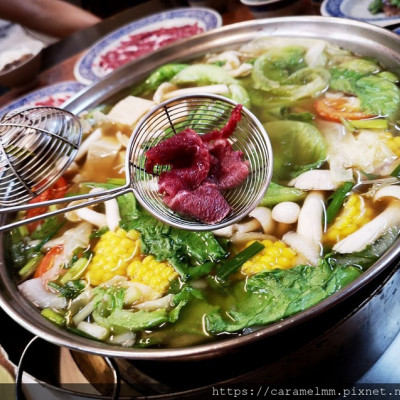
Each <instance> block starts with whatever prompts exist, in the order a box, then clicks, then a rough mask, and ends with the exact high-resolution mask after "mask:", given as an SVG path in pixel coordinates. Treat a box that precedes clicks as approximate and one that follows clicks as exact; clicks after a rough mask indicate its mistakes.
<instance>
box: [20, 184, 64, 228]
mask: <svg viewBox="0 0 400 400" xmlns="http://www.w3.org/2000/svg"><path fill="white" fill-rule="evenodd" d="M67 189H68V185H67V181H66V180H65V179H64V178H63V177H61V178H59V179H58V180H57V181H56V182H55V183H54V184H53V185H52V186H51V187H50V188H48V189H46V190H45V191H44V192H42V193H40V194H39V196H37V197H35V198H34V199H32V200H30V201H29V204H35V203H41V202H43V201H48V200H53V199H60V198H61V197H64V196H65V194H66V193H67ZM47 209H48V208H47V207H37V208H31V209H30V210H28V211H27V212H26V218H32V217H37V216H38V215H42V214H44V213H45V212H46V211H47ZM41 223H42V221H36V222H31V223H29V224H28V230H29V232H30V233H32V232H33V231H34V230H35V229H36V228H37V227H38V226H39V225H40V224H41Z"/></svg>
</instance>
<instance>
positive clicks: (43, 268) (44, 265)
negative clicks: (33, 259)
mask: <svg viewBox="0 0 400 400" xmlns="http://www.w3.org/2000/svg"><path fill="white" fill-rule="evenodd" d="M63 248H64V247H63V246H61V245H60V246H55V247H52V248H51V249H50V250H49V251H48V252H47V253H46V255H45V256H44V257H43V260H42V261H41V262H40V264H39V265H38V267H37V268H36V271H35V275H34V277H35V278H40V277H41V276H42V275H43V274H44V273H45V272H47V271H49V270H50V269H51V268H52V267H53V265H54V260H55V258H56V257H57V256H58V255H59V254H61V253H62V251H63Z"/></svg>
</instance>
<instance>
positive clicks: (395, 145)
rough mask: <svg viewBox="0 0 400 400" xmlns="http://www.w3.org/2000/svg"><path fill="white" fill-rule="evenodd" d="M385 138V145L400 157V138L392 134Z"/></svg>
mask: <svg viewBox="0 0 400 400" xmlns="http://www.w3.org/2000/svg"><path fill="white" fill-rule="evenodd" d="M387 133H388V135H387V136H385V138H384V143H385V144H386V146H387V147H389V149H390V150H392V152H393V153H394V154H396V156H398V157H400V136H395V137H393V136H392V135H391V134H390V132H387Z"/></svg>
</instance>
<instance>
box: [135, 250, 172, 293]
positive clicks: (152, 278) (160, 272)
mask: <svg viewBox="0 0 400 400" xmlns="http://www.w3.org/2000/svg"><path fill="white" fill-rule="evenodd" d="M127 274H128V277H130V278H131V280H132V281H135V282H139V283H143V284H144V285H147V286H150V287H151V288H153V289H154V290H156V291H157V292H159V293H165V292H166V291H167V290H168V289H169V286H170V283H171V281H173V280H174V279H175V278H176V277H177V276H178V274H177V273H176V271H175V270H174V268H173V267H172V266H171V265H170V264H168V263H167V262H161V261H157V260H156V259H155V258H154V257H153V256H146V257H145V258H144V259H143V260H142V261H141V260H139V259H135V260H133V261H132V262H131V263H130V264H129V266H128V269H127Z"/></svg>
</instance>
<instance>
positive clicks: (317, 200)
mask: <svg viewBox="0 0 400 400" xmlns="http://www.w3.org/2000/svg"><path fill="white" fill-rule="evenodd" d="M324 211H325V206H324V196H323V194H322V192H318V191H312V192H310V193H309V194H308V195H307V197H306V199H305V200H304V203H303V206H302V207H301V210H300V213H299V218H298V221H297V233H299V234H300V235H303V236H305V237H307V238H309V239H311V240H312V241H313V242H314V243H316V244H317V245H319V243H320V242H321V239H322V231H323V224H322V221H323V215H324Z"/></svg>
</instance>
